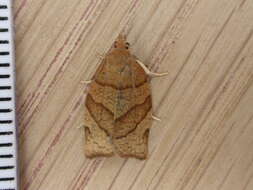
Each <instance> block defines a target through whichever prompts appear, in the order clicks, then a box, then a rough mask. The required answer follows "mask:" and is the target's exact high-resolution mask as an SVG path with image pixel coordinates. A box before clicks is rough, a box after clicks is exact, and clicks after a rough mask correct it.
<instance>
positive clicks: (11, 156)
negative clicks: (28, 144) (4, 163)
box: [0, 154, 13, 158]
mask: <svg viewBox="0 0 253 190" xmlns="http://www.w3.org/2000/svg"><path fill="white" fill-rule="evenodd" d="M0 158H13V155H12V154H3V155H0Z"/></svg>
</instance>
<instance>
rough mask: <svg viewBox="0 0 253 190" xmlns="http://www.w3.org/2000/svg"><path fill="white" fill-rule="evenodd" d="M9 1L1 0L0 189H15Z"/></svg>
mask: <svg viewBox="0 0 253 190" xmlns="http://www.w3.org/2000/svg"><path fill="white" fill-rule="evenodd" d="M14 64H15V60H14V44H13V28H12V0H0V190H18V174H17V165H18V164H17V137H16V117H15V89H14V88H15V85H14V82H15V75H14V74H15V72H14V66H15V65H14Z"/></svg>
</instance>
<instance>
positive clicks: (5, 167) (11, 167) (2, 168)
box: [0, 166, 14, 170]
mask: <svg viewBox="0 0 253 190" xmlns="http://www.w3.org/2000/svg"><path fill="white" fill-rule="evenodd" d="M13 168H14V166H0V170H8V169H13Z"/></svg>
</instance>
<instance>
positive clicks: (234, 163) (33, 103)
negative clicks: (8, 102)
mask: <svg viewBox="0 0 253 190" xmlns="http://www.w3.org/2000/svg"><path fill="white" fill-rule="evenodd" d="M14 2H15V3H14V13H15V30H16V64H17V65H16V71H17V98H18V105H17V106H18V107H17V109H18V118H19V153H20V172H21V186H22V189H23V190H34V189H36V190H45V189H46V190H55V189H61V190H65V189H66V190H69V189H71V190H72V189H73V190H79V189H88V190H93V189H96V190H118V189H121V190H123V189H124V190H125V189H126V190H135V189H136V190H137V189H138V190H139V189H141V190H142V189H143V190H144V189H145V190H151V189H154V190H157V189H158V190H167V189H173V190H203V189H204V190H251V189H252V188H253V151H252V146H253V85H252V84H253V62H252V58H253V37H252V35H253V22H252V20H253V3H252V0H233V1H229V0H212V1H208V0H170V1H167V0H145V1H144V0H139V1H138V0H130V1H129V0H113V1H112V0H86V1H84V0H83V1H82V0H71V1H69V0H54V1H49V0H19V1H14ZM121 31H124V32H126V33H127V36H128V41H129V42H130V43H131V44H132V52H133V53H134V54H135V55H136V56H137V57H138V58H139V59H140V60H141V61H142V62H144V63H145V64H147V65H149V67H150V68H151V69H152V70H153V71H167V70H168V71H169V73H170V74H169V76H168V77H166V80H164V78H163V79H162V78H157V79H154V80H153V81H152V92H153V105H154V111H155V114H156V115H157V116H159V117H160V118H161V119H162V122H160V123H159V122H157V123H154V125H153V128H152V129H151V134H150V141H149V142H150V143H149V149H150V153H149V154H150V155H149V158H148V160H146V161H139V160H135V159H122V158H119V157H115V158H99V159H94V160H89V159H86V158H85V156H84V148H83V136H84V134H83V132H82V130H81V129H78V126H80V125H81V124H82V122H83V112H84V99H85V96H86V91H85V89H86V86H85V85H82V84H80V81H81V80H87V79H90V78H91V76H92V75H93V74H94V72H95V70H96V68H97V66H98V64H99V62H100V60H99V59H98V57H97V56H96V55H97V53H105V52H107V51H108V49H109V48H110V47H111V45H112V43H113V41H114V40H115V38H116V37H117V36H118V34H119V33H120V32H121Z"/></svg>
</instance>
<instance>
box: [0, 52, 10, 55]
mask: <svg viewBox="0 0 253 190" xmlns="http://www.w3.org/2000/svg"><path fill="white" fill-rule="evenodd" d="M0 55H10V52H8V51H1V52H0Z"/></svg>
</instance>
